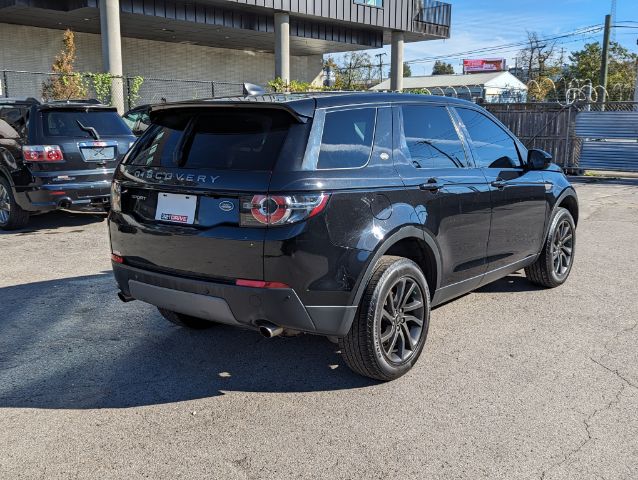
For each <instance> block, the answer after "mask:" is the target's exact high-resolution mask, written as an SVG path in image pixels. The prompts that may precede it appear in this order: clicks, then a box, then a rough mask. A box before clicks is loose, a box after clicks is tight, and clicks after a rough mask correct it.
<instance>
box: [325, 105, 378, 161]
mask: <svg viewBox="0 0 638 480" xmlns="http://www.w3.org/2000/svg"><path fill="white" fill-rule="evenodd" d="M376 115H377V110H376V108H358V109H353V110H340V111H336V112H328V113H327V114H326V118H325V122H324V127H323V135H322V137H321V147H320V150H319V160H318V162H317V168H318V169H335V168H359V167H363V166H364V165H366V164H367V163H368V160H369V158H370V153H371V152H372V140H373V138H374V128H375V120H376Z"/></svg>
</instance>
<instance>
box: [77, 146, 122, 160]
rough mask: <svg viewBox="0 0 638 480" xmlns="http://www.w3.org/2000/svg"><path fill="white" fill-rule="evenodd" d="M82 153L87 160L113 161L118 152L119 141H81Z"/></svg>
mask: <svg viewBox="0 0 638 480" xmlns="http://www.w3.org/2000/svg"><path fill="white" fill-rule="evenodd" d="M78 147H79V148H80V153H81V154H82V158H83V159H84V161H85V162H97V163H104V162H112V161H113V160H115V156H116V152H117V142H112V141H109V142H103V141H96V142H80V143H79V144H78Z"/></svg>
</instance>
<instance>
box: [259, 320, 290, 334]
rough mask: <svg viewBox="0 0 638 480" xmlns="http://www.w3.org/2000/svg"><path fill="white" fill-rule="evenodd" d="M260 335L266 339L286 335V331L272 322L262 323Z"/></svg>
mask: <svg viewBox="0 0 638 480" xmlns="http://www.w3.org/2000/svg"><path fill="white" fill-rule="evenodd" d="M259 333H261V334H262V335H263V336H264V337H266V338H273V337H278V336H279V335H281V334H282V333H284V329H283V328H282V327H280V326H278V325H275V324H274V323H270V322H261V323H260V324H259Z"/></svg>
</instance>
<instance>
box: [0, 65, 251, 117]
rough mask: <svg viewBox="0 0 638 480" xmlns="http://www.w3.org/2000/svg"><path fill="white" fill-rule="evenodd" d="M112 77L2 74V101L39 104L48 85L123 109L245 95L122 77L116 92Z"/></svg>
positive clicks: (222, 86) (202, 84)
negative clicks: (25, 99) (24, 99)
mask: <svg viewBox="0 0 638 480" xmlns="http://www.w3.org/2000/svg"><path fill="white" fill-rule="evenodd" d="M113 78H116V77H112V76H110V75H108V74H90V73H76V74H73V75H63V74H56V73H45V72H26V71H15V70H0V97H5V98H8V97H14V98H20V97H33V98H37V99H38V100H42V99H45V97H46V96H47V93H46V91H47V85H52V84H55V85H56V87H57V88H58V89H61V90H65V91H68V92H69V93H70V94H71V98H97V99H98V100H99V101H101V102H103V103H106V104H111V105H123V106H124V108H125V109H130V108H133V107H135V106H137V105H143V104H147V103H161V102H175V101H182V100H194V99H201V98H213V97H228V96H237V95H243V89H244V86H243V84H242V83H231V82H217V81H204V80H177V79H166V78H146V77H140V76H134V77H132V76H125V77H122V80H121V87H120V88H117V83H119V82H117V81H116V82H115V84H116V88H112V84H111V80H112V79H113Z"/></svg>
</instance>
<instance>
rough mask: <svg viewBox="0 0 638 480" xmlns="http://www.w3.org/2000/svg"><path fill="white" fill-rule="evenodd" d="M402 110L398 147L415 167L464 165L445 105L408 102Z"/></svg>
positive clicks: (460, 143)
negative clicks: (399, 146)
mask: <svg viewBox="0 0 638 480" xmlns="http://www.w3.org/2000/svg"><path fill="white" fill-rule="evenodd" d="M402 110H403V137H402V138H401V144H402V145H401V148H402V150H403V153H404V155H405V156H406V157H408V158H409V159H410V160H411V161H412V164H413V165H414V166H415V167H417V168H459V167H465V166H466V165H467V163H466V159H465V150H464V148H463V143H462V142H461V140H460V138H459V136H458V133H457V132H456V128H455V127H454V124H453V123H452V119H451V118H450V114H449V113H448V111H447V109H446V108H445V107H438V106H434V105H432V106H429V105H428V106H421V105H414V106H412V105H410V106H404V107H403V108H402Z"/></svg>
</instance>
